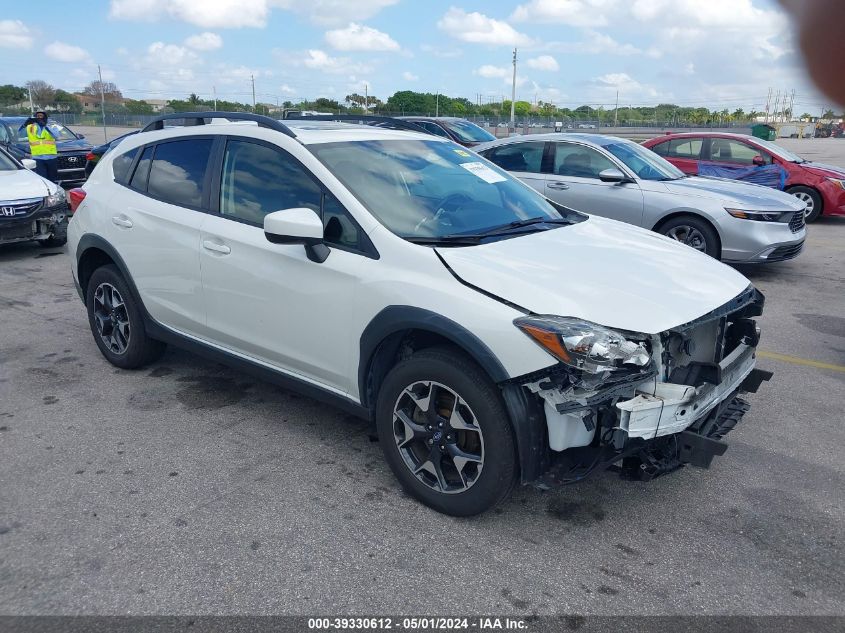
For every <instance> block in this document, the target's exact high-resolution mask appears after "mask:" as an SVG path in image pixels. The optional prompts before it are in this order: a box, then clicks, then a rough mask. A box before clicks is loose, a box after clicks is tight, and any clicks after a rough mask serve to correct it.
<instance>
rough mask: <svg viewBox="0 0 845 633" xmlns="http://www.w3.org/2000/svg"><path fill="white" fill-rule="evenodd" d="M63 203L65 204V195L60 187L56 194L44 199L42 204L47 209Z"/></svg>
mask: <svg viewBox="0 0 845 633" xmlns="http://www.w3.org/2000/svg"><path fill="white" fill-rule="evenodd" d="M65 202H67V194H66V193H65V190H64V189H62V188H61V187H59V190H58V191H56V193H51V194H50V195H49V196H47V197H46V198H44V204H45V205H46V206H48V207H57V206H59V205H60V204H63V203H65Z"/></svg>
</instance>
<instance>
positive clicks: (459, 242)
mask: <svg viewBox="0 0 845 633" xmlns="http://www.w3.org/2000/svg"><path fill="white" fill-rule="evenodd" d="M535 224H572V222H571V221H570V220H567V219H566V218H547V217H537V218H528V219H527V220H515V221H513V222H510V223H508V224H504V225H502V226H496V227H493V228H491V229H488V230H486V231H481V232H480V233H453V234H450V235H440V236H432V237H406V238H405V239H406V240H408V241H409V242H411V243H413V244H424V245H431V244H449V245H452V246H471V245H473V244H478V243H479V241H481V240H483V239H484V238H487V237H495V236H497V235H507V234H508V233H511V232H513V231H518V230H519V229H522V228H525V227H529V226H534V225H535Z"/></svg>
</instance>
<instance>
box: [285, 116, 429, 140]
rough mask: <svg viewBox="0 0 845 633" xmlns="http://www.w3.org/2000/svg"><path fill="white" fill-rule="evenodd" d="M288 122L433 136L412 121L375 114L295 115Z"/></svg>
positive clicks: (287, 117)
mask: <svg viewBox="0 0 845 633" xmlns="http://www.w3.org/2000/svg"><path fill="white" fill-rule="evenodd" d="M285 119H286V120H288V121H337V122H338V123H362V124H364V125H373V126H375V127H383V128H388V129H394V130H408V131H410V132H421V133H423V134H428V135H429V136H433V135H432V134H431V132H429V131H428V130H426V129H425V128H423V127H421V126H419V125H417V124H416V123H412V122H411V121H403V120H402V119H397V118H395V117H392V116H378V115H375V114H305V115H303V114H298V113H297V114H294V113H293V112H291V113H290V116H286V117H285Z"/></svg>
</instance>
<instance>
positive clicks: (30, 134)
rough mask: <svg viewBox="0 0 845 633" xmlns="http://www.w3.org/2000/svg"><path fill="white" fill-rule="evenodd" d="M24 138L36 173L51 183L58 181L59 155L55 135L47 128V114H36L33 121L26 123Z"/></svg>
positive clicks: (40, 112)
mask: <svg viewBox="0 0 845 633" xmlns="http://www.w3.org/2000/svg"><path fill="white" fill-rule="evenodd" d="M26 138H27V140H28V141H29V153H30V155H31V156H32V158H34V159H35V165H36V169H35V171H36V173H37V174H38V175H40V176H43V177H44V178H46V179H47V180H50V181H51V182H58V180H59V160H58V159H59V153H58V150H57V149H56V140H57V139H56V135H55V134H54V133H53V131H52V130H51V129H50V128H49V127H48V126H47V113H46V112H42V111H39V112H36V113H35V119H29V120H27V123H26Z"/></svg>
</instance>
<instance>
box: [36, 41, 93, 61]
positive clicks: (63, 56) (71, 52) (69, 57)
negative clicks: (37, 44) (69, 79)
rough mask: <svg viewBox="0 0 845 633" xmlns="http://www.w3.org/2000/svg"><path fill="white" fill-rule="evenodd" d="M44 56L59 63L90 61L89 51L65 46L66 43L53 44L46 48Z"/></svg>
mask: <svg viewBox="0 0 845 633" xmlns="http://www.w3.org/2000/svg"><path fill="white" fill-rule="evenodd" d="M44 54H45V55H46V56H47V57H49V58H50V59H55V60H56V61H58V62H84V61H87V60H88V59H90V55H89V54H88V51H86V50H85V49H84V48H80V47H79V46H73V45H71V44H65V43H64V42H53V43H52V44H48V45H47V46H46V47H45V48H44Z"/></svg>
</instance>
